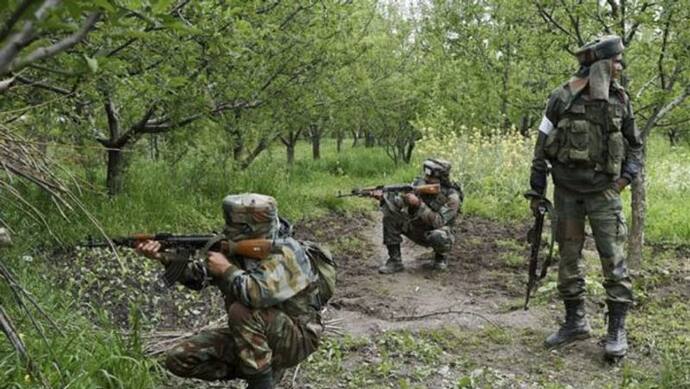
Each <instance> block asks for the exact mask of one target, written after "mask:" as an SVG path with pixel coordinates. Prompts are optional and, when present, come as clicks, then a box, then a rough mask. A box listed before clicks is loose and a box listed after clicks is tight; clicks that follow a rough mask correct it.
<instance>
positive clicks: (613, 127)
mask: <svg viewBox="0 0 690 389" xmlns="http://www.w3.org/2000/svg"><path fill="white" fill-rule="evenodd" d="M624 104H625V102H624V101H621V99H620V98H619V97H618V96H616V94H615V93H611V96H610V97H609V101H608V103H606V102H603V101H588V100H586V99H585V98H583V97H582V96H577V97H576V98H575V99H574V100H573V101H572V102H571V103H570V104H569V105H568V106H567V107H566V109H565V111H564V112H562V113H561V115H560V120H559V121H558V123H557V124H556V127H555V128H554V129H553V130H552V131H551V132H550V133H549V134H548V136H547V137H546V141H545V143H544V151H545V154H546V156H547V157H548V158H549V159H550V160H551V161H552V162H554V161H557V162H559V163H561V164H563V165H566V166H570V167H574V168H591V169H593V170H594V171H595V172H603V173H606V174H609V175H612V176H618V175H619V174H620V171H621V164H622V163H623V159H624V157H625V147H626V145H625V140H624V138H623V134H622V133H621V128H622V124H623V116H624V115H625V105H624Z"/></svg>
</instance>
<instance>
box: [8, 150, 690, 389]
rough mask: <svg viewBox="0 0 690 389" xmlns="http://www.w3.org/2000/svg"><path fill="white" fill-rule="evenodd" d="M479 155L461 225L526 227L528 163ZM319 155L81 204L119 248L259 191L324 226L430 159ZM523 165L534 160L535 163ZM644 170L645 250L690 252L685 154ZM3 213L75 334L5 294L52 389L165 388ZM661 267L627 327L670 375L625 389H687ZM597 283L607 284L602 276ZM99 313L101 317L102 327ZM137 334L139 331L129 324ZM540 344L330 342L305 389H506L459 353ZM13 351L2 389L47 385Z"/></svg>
mask: <svg viewBox="0 0 690 389" xmlns="http://www.w3.org/2000/svg"><path fill="white" fill-rule="evenodd" d="M483 147H488V148H490V149H491V150H493V151H492V152H493V154H491V153H482V152H477V153H476V154H464V155H463V158H464V159H463V160H462V161H464V162H463V163H462V164H458V165H456V167H455V174H456V177H457V178H458V179H461V180H464V181H463V183H464V184H465V194H466V201H465V204H464V212H465V213H466V214H472V215H480V216H485V217H492V218H497V219H501V220H508V221H509V220H518V219H520V220H522V219H525V218H528V217H529V211H528V208H527V202H526V201H525V200H524V199H523V198H522V197H521V194H520V190H519V189H521V188H523V187H524V188H526V186H527V181H526V174H527V173H526V172H525V171H523V170H512V172H515V175H514V176H511V175H510V174H509V173H511V171H509V170H506V171H505V172H503V171H502V170H501V169H502V166H501V162H500V161H502V160H503V161H505V160H509V161H513V163H515V164H516V166H523V162H520V163H519V164H518V163H517V162H515V161H518V162H519V161H521V160H517V159H515V158H517V157H518V155H519V154H511V156H510V158H507V157H506V158H499V154H498V153H500V152H502V150H503V149H502V148H501V147H498V146H496V145H495V144H485V145H484V146H483ZM506 150H511V149H506ZM309 151H310V149H309V145H308V144H304V143H301V144H300V145H299V147H298V150H297V158H296V161H295V164H294V166H292V167H287V166H286V165H285V163H284V160H285V156H284V152H283V149H282V148H280V147H277V146H276V147H274V148H272V149H271V150H269V152H267V153H266V154H265V155H262V156H261V157H260V158H259V159H258V160H257V161H256V163H255V164H253V165H252V166H251V167H250V168H249V169H247V170H246V171H238V170H234V169H232V167H231V166H221V165H218V164H217V163H215V162H213V161H209V160H208V159H203V158H201V157H199V153H188V155H187V156H186V157H185V158H183V159H182V160H181V161H180V162H178V163H177V164H175V165H172V166H171V165H169V164H168V163H167V162H166V161H163V160H161V161H151V160H148V159H143V158H140V159H135V160H134V161H132V163H131V165H130V168H129V171H128V173H127V175H126V177H125V178H126V180H125V190H124V192H123V193H122V194H121V195H119V196H117V197H115V198H109V197H107V196H105V195H103V194H101V193H95V192H85V194H84V196H83V197H82V199H83V201H84V203H85V204H86V206H87V208H88V209H89V211H91V212H92V213H93V214H94V215H95V216H96V217H97V218H98V219H99V220H100V222H101V223H102V224H103V226H104V228H105V230H106V231H107V232H108V233H110V234H114V235H117V234H128V233H133V232H140V231H149V232H150V231H171V232H180V233H182V232H194V231H197V232H207V231H210V230H213V229H218V227H220V225H221V223H222V217H221V215H220V201H221V199H222V198H223V197H224V196H225V195H227V194H228V193H237V192H249V191H252V192H262V193H267V194H270V195H273V196H275V197H276V198H277V200H278V202H279V207H280V211H281V213H282V214H283V215H285V216H287V217H288V218H291V219H292V220H300V219H303V218H314V217H317V216H318V215H321V214H324V213H327V212H338V213H348V212H352V211H355V210H359V209H362V208H365V209H370V210H373V209H375V205H374V204H373V203H372V202H371V201H368V200H362V199H338V198H336V197H335V194H337V193H338V192H339V191H342V192H347V191H349V190H350V189H351V188H352V187H359V186H368V185H374V184H383V183H394V182H409V181H410V180H411V179H412V178H413V177H414V176H415V175H416V174H418V171H419V162H420V158H421V157H422V156H423V155H429V150H428V149H427V150H426V151H422V152H420V155H418V156H416V157H415V161H414V162H413V164H411V165H400V166H395V165H394V164H393V163H392V162H391V161H390V159H388V158H387V157H386V156H385V153H384V152H383V150H382V149H380V148H374V149H365V148H360V147H358V148H354V149H351V148H349V147H345V149H344V151H343V152H342V153H340V154H337V153H336V152H335V145H334V142H330V141H329V142H325V144H324V149H323V153H322V156H323V158H322V159H321V160H319V161H312V160H311V156H310V153H309ZM518 151H519V150H518ZM453 152H457V150H455V151H453ZM511 152H513V153H515V152H516V151H515V150H513V151H511ZM424 153H426V154H424ZM520 158H529V155H527V156H521V157H520ZM647 166H648V171H649V183H648V185H649V186H648V188H649V192H648V196H649V197H648V206H649V210H648V219H647V221H648V224H647V238H648V240H649V241H652V242H657V241H665V242H673V243H685V244H687V243H689V242H690V219H688V218H687V215H690V205H689V204H690V203H688V201H687V193H688V182H690V181H688V180H687V177H688V174H687V173H688V172H687V169H689V168H690V151H689V150H688V149H687V148H674V149H672V148H670V147H668V146H667V144H666V143H664V140H663V139H662V138H656V137H655V138H653V139H652V142H651V143H650V150H649V160H648V162H647ZM523 167H524V166H523ZM504 170H505V169H504ZM491 172H499V173H501V174H504V173H505V175H503V176H496V175H494V176H492V174H494V173H491ZM679 172H680V173H679ZM495 174H498V173H495ZM84 177H89V178H90V180H92V182H95V183H99V182H102V181H103V174H102V170H101V169H94V170H90V171H88V172H85V173H84ZM523 185H524V186H523ZM19 189H20V190H21V191H22V193H23V194H24V195H25V196H26V197H27V199H28V200H30V201H31V202H32V203H34V204H36V205H37V206H38V207H39V209H41V210H42V211H43V212H44V215H45V218H46V220H47V221H48V223H49V225H50V226H51V229H52V232H53V233H54V234H55V235H56V236H58V237H60V238H61V239H62V240H63V241H65V242H67V243H68V244H69V243H73V242H76V241H78V240H80V239H82V238H83V237H85V236H86V235H89V234H91V235H97V233H96V230H95V228H94V227H93V225H91V224H90V223H89V222H88V221H87V220H86V218H85V217H84V216H83V215H80V214H79V213H78V212H77V213H72V214H70V217H71V219H70V220H69V221H66V220H64V219H62V218H61V216H60V215H59V213H58V212H57V211H56V209H55V207H54V206H53V205H52V203H51V201H50V199H48V198H47V197H46V196H45V195H44V194H42V193H38V192H36V191H34V190H33V189H31V188H28V187H22V185H21V184H20V185H19ZM628 193H629V192H628ZM626 196H629V195H626ZM626 204H629V202H627V203H626ZM2 212H3V214H2V215H1V216H2V218H3V220H5V221H7V222H8V223H9V224H10V225H11V226H12V227H13V229H14V241H15V243H16V244H15V246H14V247H13V248H12V249H10V250H6V251H4V252H3V253H2V254H3V258H2V260H3V263H5V264H7V265H9V266H10V267H11V268H12V269H13V270H14V271H15V272H16V273H18V277H19V279H20V280H21V283H22V284H23V285H24V286H25V287H26V288H27V289H28V290H30V291H31V292H32V293H34V294H35V295H36V296H37V299H38V300H39V301H40V302H41V305H42V306H43V307H44V308H45V309H46V311H47V312H48V313H49V314H50V315H51V317H53V318H54V319H55V321H56V322H58V323H59V325H60V326H61V328H62V330H63V331H64V332H65V333H66V336H64V337H63V336H58V335H56V334H55V333H54V332H51V330H50V329H49V328H48V327H46V328H45V331H46V333H47V338H48V344H46V343H45V342H44V341H43V339H42V338H41V337H40V335H39V333H38V332H37V331H36V330H35V329H33V327H32V326H31V323H30V322H28V321H27V319H26V318H25V317H24V316H23V315H22V314H21V312H19V310H18V309H17V307H16V305H15V304H13V301H12V300H11V299H10V298H9V297H7V298H4V297H5V296H10V294H9V291H8V289H7V288H6V286H5V285H1V284H0V295H2V296H3V301H2V302H3V307H5V309H8V310H9V312H10V313H11V314H12V317H15V318H17V319H16V323H15V324H16V326H17V327H18V328H20V332H21V333H22V335H23V338H24V340H25V341H26V343H27V346H28V347H29V350H30V353H31V355H32V356H33V357H34V360H35V361H36V363H37V364H38V366H39V369H40V371H41V372H42V374H43V376H44V377H45V379H46V380H47V381H48V383H49V384H50V385H51V386H54V387H64V386H67V385H68V384H69V385H71V387H76V388H90V387H108V388H120V387H121V388H130V387H137V388H149V387H156V386H157V385H158V383H159V379H160V375H159V374H160V373H159V367H158V365H157V364H156V363H155V362H154V361H153V360H151V359H148V358H145V357H144V356H143V353H142V351H141V346H140V338H139V336H137V335H136V334H137V325H136V324H134V328H132V329H131V330H132V331H133V334H132V335H128V336H122V335H120V331H119V330H117V329H115V328H113V327H112V326H111V325H110V323H109V321H108V318H107V316H106V315H104V314H101V319H100V320H98V321H97V322H96V323H93V322H91V321H89V320H87V319H85V318H84V317H83V316H81V315H80V314H79V313H78V312H77V310H76V309H75V307H74V306H73V305H72V304H83V303H85V302H70V301H69V299H68V298H66V297H67V296H69V294H68V293H67V292H66V291H61V290H55V288H54V286H53V284H52V283H51V280H50V278H49V277H48V276H47V273H46V271H47V270H46V266H45V262H46V261H49V260H50V256H51V251H52V250H53V248H54V247H55V241H54V239H53V238H52V237H51V235H50V233H49V232H48V231H47V230H46V229H45V227H44V226H43V225H42V224H41V223H39V222H37V221H36V220H32V219H30V218H27V217H25V216H24V215H23V214H21V213H20V212H18V210H17V209H15V208H12V207H11V206H5V207H4V208H3V209H2ZM358 244H359V243H358V241H357V240H353V239H350V238H349V237H342V238H341V239H339V240H338V242H337V245H336V246H337V247H336V248H340V249H342V250H346V249H347V250H354V249H356V248H357V247H358ZM499 246H500V247H501V249H502V250H503V251H504V254H505V255H504V256H503V257H502V258H503V260H504V261H505V262H506V265H508V266H513V265H515V266H517V265H518V264H519V262H518V260H517V258H518V257H517V256H516V254H515V253H517V252H518V251H519V250H520V247H518V246H516V244H515V242H511V241H506V242H499ZM664 255H665V256H663V255H662V256H660V254H658V253H656V254H654V255H651V254H649V253H648V254H647V255H646V257H647V258H654V261H649V262H646V263H645V264H643V270H642V271H643V272H644V274H643V277H639V278H638V281H636V285H635V289H636V290H637V291H639V299H640V301H641V302H642V304H643V305H642V306H641V307H640V308H639V310H638V311H637V312H635V315H634V316H632V318H631V326H633V327H635V328H639V330H636V331H635V332H634V334H633V336H635V337H636V338H634V341H635V344H636V347H640V348H645V350H650V351H649V352H650V358H654V360H656V361H659V366H661V370H660V371H659V373H658V374H657V373H655V372H650V371H647V370H646V368H645V366H638V365H629V366H627V365H626V368H625V369H624V371H623V373H622V374H623V375H622V377H623V380H622V381H621V383H622V384H621V386H623V387H631V388H633V387H660V388H663V387H669V388H670V387H683V385H688V382H689V381H690V378H688V375H687V372H688V371H690V363H689V362H688V357H687V356H686V355H687V353H686V351H685V350H687V348H688V347H690V340H688V335H687V331H684V330H683V329H684V327H683V326H684V325H685V323H687V322H688V320H690V318H689V313H688V308H687V304H685V301H683V300H682V298H681V297H680V296H679V295H677V294H674V293H669V294H665V295H664V296H663V298H662V299H659V298H658V289H659V288H662V287H664V285H668V284H677V285H679V287H682V284H683V281H682V279H681V280H678V279H674V278H672V277H673V275H674V274H676V273H674V272H673V271H671V272H670V273H665V272H663V271H661V270H660V269H662V268H670V269H676V271H677V267H678V266H679V264H678V263H677V261H678V258H676V257H675V256H674V255H672V254H664ZM27 256H28V257H27ZM29 257H31V258H32V259H33V260H32V261H31V262H29V261H28V258H29ZM23 258H25V259H23ZM674 261H675V265H674ZM520 262H522V260H521V261H520ZM593 266H598V262H596V261H594V265H593ZM674 266H675V267H674ZM590 274H598V271H594V272H590ZM590 278H591V280H590V282H589V283H588V285H587V287H588V290H590V291H592V292H593V294H597V295H601V290H598V289H597V288H600V285H599V282H600V279H598V278H597V277H596V276H593V277H590ZM553 279H554V278H553V275H552V276H551V278H550V279H549V280H551V281H548V280H547V282H546V283H545V285H543V287H542V289H540V291H539V293H538V294H537V296H535V303H537V304H539V303H541V304H545V303H546V298H545V295H546V290H547V289H549V287H555V282H554V281H553ZM640 279H641V280H640ZM685 282H687V281H685ZM97 309H98V308H94V310H96V311H95V312H96V313H98V310H97ZM132 311H133V312H136V311H137V310H136V309H133V310H132ZM96 316H98V315H96ZM141 320H142V321H144V320H145V319H141ZM130 322H132V323H137V322H138V321H137V320H136V318H132V320H130ZM44 326H45V324H44ZM452 334H455V335H452ZM514 336H516V337H514ZM535 336H536V335H535V334H530V333H524V334H517V335H514V334H509V333H507V332H504V331H498V330H495V329H487V330H485V331H482V332H480V333H470V334H468V333H467V332H464V331H460V332H459V333H453V332H442V333H434V332H433V331H432V332H430V333H427V332H425V333H423V334H422V335H421V336H420V334H416V333H409V332H405V331H403V332H395V331H394V332H389V333H386V334H385V335H384V336H382V337H381V338H379V339H352V338H348V337H346V338H343V339H340V338H339V339H327V340H326V341H325V344H324V346H323V347H322V348H321V349H320V350H319V352H318V353H317V354H315V355H314V356H312V357H311V358H310V360H309V362H308V363H307V364H306V367H305V369H308V370H307V376H308V377H309V378H310V379H313V380H314V381H313V382H314V384H315V385H317V386H316V387H330V385H331V384H332V383H333V380H334V379H336V378H338V379H341V380H342V382H344V383H345V387H353V388H354V387H389V386H390V385H394V386H399V387H409V388H417V387H425V385H426V382H427V380H428V379H429V377H431V376H433V369H434V367H433V366H436V365H438V364H439V363H444V364H453V366H455V367H456V368H460V369H462V370H461V372H462V376H459V377H454V379H455V381H454V385H455V386H457V387H486V385H489V386H491V384H492V383H504V382H506V381H505V380H506V379H507V378H506V377H504V376H501V375H500V374H499V373H498V372H497V371H495V370H491V369H482V370H481V371H480V370H479V368H480V367H481V366H477V365H476V364H475V362H473V360H472V356H471V355H464V354H463V352H461V351H460V350H463V349H465V348H467V349H469V350H472V349H483V348H486V347H489V346H494V347H508V346H514V345H515V344H522V343H521V342H523V341H525V342H526V340H525V339H528V338H529V341H530V344H533V343H535V342H538V341H536V340H535V339H532V338H533V337H535ZM443 337H449V338H450V341H448V340H443V339H442V338H443ZM449 342H450V343H449ZM372 350H374V351H372ZM9 351H10V349H9V345H8V344H7V342H4V341H0V387H37V386H39V383H38V381H37V379H38V378H37V377H31V376H28V375H27V371H26V369H24V368H23V366H22V365H21V364H20V363H19V361H18V359H17V356H16V355H15V354H14V353H11V352H9ZM372 352H374V353H375V355H376V356H377V358H379V359H380V361H379V359H374V360H373V361H364V362H362V361H360V360H355V362H357V363H356V364H354V365H351V366H350V365H348V364H353V363H354V362H353V358H355V359H356V357H355V356H353V355H356V354H357V353H364V354H367V355H368V354H371V353H372ZM636 352H637V351H636ZM400 360H405V361H408V360H409V361H412V360H415V361H418V362H417V363H418V364H411V363H410V364H407V365H405V366H404V371H403V370H401V367H400V366H399V363H400ZM550 360H551V361H552V362H553V363H552V365H553V366H552V368H554V369H557V368H558V363H559V362H558V361H557V358H556V359H554V358H551V359H550ZM360 362H362V363H360ZM560 363H561V364H562V363H563V362H562V361H561V362H560ZM56 366H59V368H58V367H56ZM345 366H348V369H346V368H345ZM518 378H519V377H518ZM617 382H618V381H617ZM539 384H540V386H543V387H559V385H558V383H555V382H551V381H549V380H544V381H542V382H540V383H539ZM318 385H321V386H318Z"/></svg>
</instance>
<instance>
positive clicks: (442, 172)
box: [373, 159, 463, 274]
mask: <svg viewBox="0 0 690 389" xmlns="http://www.w3.org/2000/svg"><path fill="white" fill-rule="evenodd" d="M423 167H424V177H423V178H417V179H416V180H415V182H414V185H424V184H440V185H441V191H440V193H438V194H420V195H419V196H418V195H416V194H415V193H411V192H410V193H405V194H399V193H385V194H384V193H383V192H381V191H378V193H374V194H373V196H374V197H376V198H378V199H379V200H380V201H381V211H382V212H383V243H384V244H385V245H386V248H387V249H388V260H387V261H386V263H385V264H384V265H383V266H381V267H380V268H379V273H382V274H390V273H397V272H400V271H403V269H404V268H403V264H402V257H401V255H400V244H401V243H402V235H405V236H407V237H408V238H410V240H412V241H413V242H415V243H417V244H420V245H422V246H424V247H432V248H433V249H434V261H433V262H432V263H430V264H428V266H427V267H429V268H431V269H434V270H446V269H447V268H448V253H450V250H451V248H452V247H453V242H454V241H455V237H454V235H453V232H454V231H453V224H454V222H455V218H456V217H457V215H458V212H459V210H460V206H461V204H462V200H463V193H462V189H461V188H460V186H459V185H458V184H456V183H454V182H452V181H451V180H450V168H451V165H450V162H448V161H445V160H442V159H427V160H425V161H424V164H423Z"/></svg>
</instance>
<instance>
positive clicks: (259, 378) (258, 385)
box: [245, 368, 273, 389]
mask: <svg viewBox="0 0 690 389" xmlns="http://www.w3.org/2000/svg"><path fill="white" fill-rule="evenodd" d="M245 380H246V381H247V389H273V371H272V370H271V369H270V368H269V369H268V370H267V371H265V372H263V373H261V374H257V375H253V376H250V377H246V378H245Z"/></svg>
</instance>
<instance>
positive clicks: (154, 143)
mask: <svg viewBox="0 0 690 389" xmlns="http://www.w3.org/2000/svg"><path fill="white" fill-rule="evenodd" d="M159 157H160V148H159V147H158V136H157V135H155V134H154V135H151V137H149V158H151V159H152V160H154V161H157V160H158V158H159Z"/></svg>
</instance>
